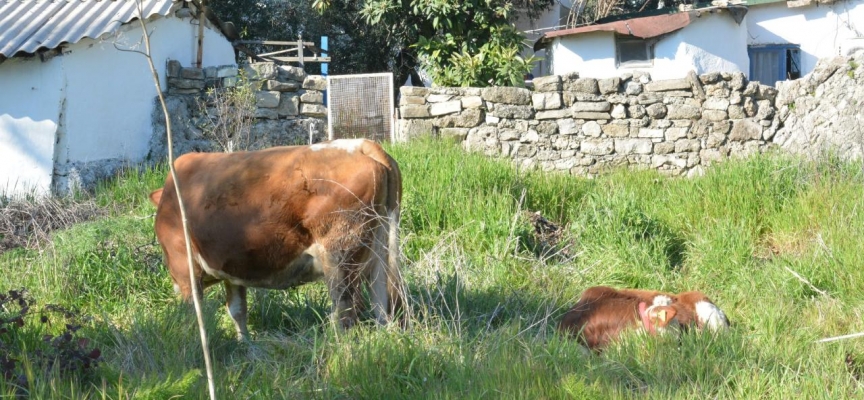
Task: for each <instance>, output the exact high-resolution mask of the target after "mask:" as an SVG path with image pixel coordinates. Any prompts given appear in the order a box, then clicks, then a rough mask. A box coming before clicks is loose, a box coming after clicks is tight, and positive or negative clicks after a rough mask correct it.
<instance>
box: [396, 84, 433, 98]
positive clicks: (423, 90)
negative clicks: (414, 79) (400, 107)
mask: <svg viewBox="0 0 864 400" xmlns="http://www.w3.org/2000/svg"><path fill="white" fill-rule="evenodd" d="M399 94H401V95H402V96H419V97H426V95H428V94H429V88H427V87H422V86H402V87H400V88H399Z"/></svg>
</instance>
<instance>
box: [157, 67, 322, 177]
mask: <svg viewBox="0 0 864 400" xmlns="http://www.w3.org/2000/svg"><path fill="white" fill-rule="evenodd" d="M243 70H244V73H245V75H246V77H247V79H248V80H249V81H250V82H251V83H252V84H253V85H254V86H255V88H256V93H255V95H256V106H257V109H256V112H255V117H256V119H255V122H254V123H253V125H252V127H251V132H250V142H251V143H252V145H251V147H250V148H249V150H255V149H262V148H267V147H272V146H279V145H292V144H308V143H309V142H310V140H311V141H313V142H317V141H321V140H323V139H324V138H325V137H326V132H327V120H326V117H327V108H326V107H325V106H324V90H326V88H327V80H326V78H324V77H322V76H318V75H307V74H306V72H305V71H304V70H303V69H302V68H298V67H292V66H279V65H276V64H274V63H255V64H251V65H247V66H244V67H243ZM238 76H239V70H238V68H237V66H236V65H225V66H217V67H207V68H191V67H182V66H181V65H180V63H179V62H178V61H175V60H170V61H168V68H167V80H168V91H167V96H166V103H167V104H168V108H169V110H170V112H171V118H172V124H171V125H172V128H173V131H174V137H175V151H176V152H177V154H178V155H179V154H183V153H188V152H191V151H221V150H222V149H220V148H218V146H217V144H216V143H215V142H213V141H211V140H210V139H208V138H207V137H206V136H205V135H204V132H203V131H202V130H201V127H200V126H198V124H196V121H197V120H199V119H200V114H201V110H200V105H199V102H200V99H201V96H203V95H205V93H206V90H208V89H211V88H227V87H233V86H235V85H237V83H238V81H239V78H238ZM153 120H154V125H155V129H154V134H153V137H152V138H151V140H150V148H151V150H150V154H149V156H148V158H149V159H151V160H157V159H160V160H161V159H164V157H165V154H167V150H166V143H165V121H164V116H163V114H162V111H161V108H160V107H158V105H157V107H156V109H155V110H154V113H153Z"/></svg>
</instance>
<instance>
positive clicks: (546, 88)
mask: <svg viewBox="0 0 864 400" xmlns="http://www.w3.org/2000/svg"><path fill="white" fill-rule="evenodd" d="M534 91H535V92H560V91H561V76H559V75H549V76H541V77H539V78H534Z"/></svg>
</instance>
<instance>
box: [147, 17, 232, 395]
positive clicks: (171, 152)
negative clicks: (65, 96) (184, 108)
mask: <svg viewBox="0 0 864 400" xmlns="http://www.w3.org/2000/svg"><path fill="white" fill-rule="evenodd" d="M138 12H139V15H138V17H139V18H138V21H139V22H140V24H141V30H142V31H143V35H144V48H145V52H146V53H145V56H146V58H147V64H148V65H149V66H150V73H151V74H152V76H153V83H154V84H155V85H156V94H157V97H158V98H159V104H160V105H161V106H162V113H163V115H164V117H165V134H166V137H167V141H168V168H169V169H170V170H171V177H172V179H173V180H174V191H175V192H176V194H177V203H178V205H179V206H180V217H181V221H182V225H183V237H184V239H185V240H186V262H187V263H188V264H189V282H190V283H191V286H192V303H193V304H194V306H195V316H196V317H197V320H198V331H199V333H200V334H201V348H202V350H203V351H204V366H205V368H206V370H207V387H208V389H209V392H210V399H211V400H216V385H215V383H214V380H213V365H212V363H211V361H210V348H209V345H208V344H207V330H206V329H205V327H204V317H203V312H202V311H201V298H199V297H200V294H199V288H198V282H197V280H196V279H195V271H194V269H193V268H192V245H191V242H190V237H189V221H188V219H187V218H186V208H185V206H184V205H183V197H182V196H181V195H180V181H179V180H178V179H177V171H176V170H175V169H174V146H173V143H172V142H173V135H172V134H171V115H170V114H169V113H168V106H167V105H166V104H165V96H164V95H162V84H161V83H160V82H159V74H158V73H157V72H156V66H155V65H153V57H151V56H150V54H151V53H150V34H149V33H148V32H147V24H146V23H145V22H144V15H143V14H144V13H143V11H142V8H141V2H140V1H139V2H138Z"/></svg>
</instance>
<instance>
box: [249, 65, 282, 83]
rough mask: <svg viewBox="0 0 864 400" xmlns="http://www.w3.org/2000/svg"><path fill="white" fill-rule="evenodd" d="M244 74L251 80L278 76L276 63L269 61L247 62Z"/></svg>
mask: <svg viewBox="0 0 864 400" xmlns="http://www.w3.org/2000/svg"><path fill="white" fill-rule="evenodd" d="M246 74H247V76H248V77H249V79H251V80H264V79H276V77H277V76H279V73H278V69H277V68H276V64H274V63H270V62H262V63H254V64H248V65H247V66H246Z"/></svg>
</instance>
